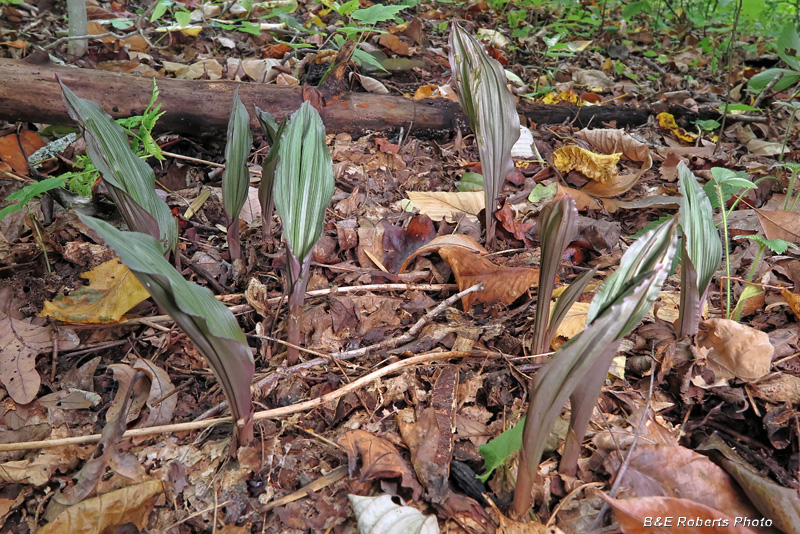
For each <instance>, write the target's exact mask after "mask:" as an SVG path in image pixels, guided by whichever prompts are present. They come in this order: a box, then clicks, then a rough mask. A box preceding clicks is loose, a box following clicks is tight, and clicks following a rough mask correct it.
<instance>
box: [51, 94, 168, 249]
mask: <svg viewBox="0 0 800 534" xmlns="http://www.w3.org/2000/svg"><path fill="white" fill-rule="evenodd" d="M59 83H61V81H60V80H59ZM61 91H62V92H63V95H64V101H65V102H66V104H67V110H68V111H69V115H70V117H72V119H73V120H75V122H77V123H78V124H79V125H80V127H81V129H82V130H83V136H84V138H85V139H86V152H87V153H88V154H89V158H90V159H91V160H92V163H93V164H94V166H95V167H96V168H97V170H98V171H100V174H101V175H102V177H103V180H104V181H105V182H106V185H108V191H109V194H110V195H111V198H112V199H114V202H115V203H116V205H117V208H119V210H120V213H121V214H122V218H123V219H125V223H126V224H127V225H128V228H130V229H131V230H134V231H136V232H142V233H145V234H149V235H151V236H153V237H155V238H156V239H158V240H160V241H161V242H162V243H163V244H162V247H161V248H162V249H163V251H164V252H165V251H167V250H172V251H174V250H176V247H177V245H178V224H177V222H176V221H175V218H174V217H173V216H172V212H171V211H170V209H169V207H168V206H167V203H166V202H164V200H162V199H161V197H159V196H158V194H156V192H155V189H154V186H155V182H156V176H155V174H154V173H153V169H151V168H150V166H149V165H148V164H147V163H146V162H144V161H142V160H141V159H140V158H139V157H138V156H137V155H136V154H134V152H133V150H131V146H130V144H129V143H128V136H127V135H125V130H123V129H122V127H121V126H120V125H118V124H117V123H116V122H114V120H113V119H112V118H111V117H110V116H108V114H107V113H106V112H105V111H103V109H102V108H101V107H100V106H99V105H98V104H97V103H96V102H92V101H91V100H86V99H83V98H79V97H78V96H77V95H76V94H75V93H73V92H72V91H71V90H70V89H69V88H68V87H67V86H66V85H64V84H63V83H61ZM162 254H163V252H162Z"/></svg>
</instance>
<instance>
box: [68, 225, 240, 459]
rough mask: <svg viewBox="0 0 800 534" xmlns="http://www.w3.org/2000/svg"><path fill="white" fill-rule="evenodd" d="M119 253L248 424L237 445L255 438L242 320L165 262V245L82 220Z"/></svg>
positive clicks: (235, 415)
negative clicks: (206, 366)
mask: <svg viewBox="0 0 800 534" xmlns="http://www.w3.org/2000/svg"><path fill="white" fill-rule="evenodd" d="M78 216H79V217H80V219H81V221H83V222H84V223H85V224H86V225H87V226H88V227H89V228H91V229H92V230H94V231H95V232H96V233H97V235H98V236H100V238H101V239H102V240H103V241H104V242H105V243H106V245H108V246H109V247H111V249H112V250H114V252H116V253H117V256H119V258H120V260H121V261H122V263H124V264H125V265H126V266H127V267H128V268H129V269H130V270H131V272H132V273H133V274H134V276H136V278H137V279H138V280H139V281H140V282H141V283H142V285H143V286H144V287H145V289H147V291H148V292H149V293H150V295H151V296H152V297H153V300H154V301H155V302H156V304H158V306H159V307H160V308H161V309H162V310H164V311H165V312H166V313H167V314H168V315H169V316H170V317H172V319H173V320H174V321H175V323H176V324H177V325H178V326H179V327H180V328H181V329H182V330H183V331H184V332H185V333H186V335H187V336H188V337H189V339H191V340H192V342H193V343H194V344H195V346H196V347H197V349H198V351H199V352H200V354H202V355H203V357H204V358H205V359H206V360H207V361H208V364H209V366H210V367H211V370H212V371H213V373H214V375H215V376H216V377H217V380H219V382H220V384H221V385H222V390H223V392H224V393H225V396H226V398H227V399H228V404H229V405H230V407H231V413H232V415H233V418H234V420H236V421H239V420H242V419H243V420H244V421H245V423H246V424H245V425H244V427H242V428H239V429H238V431H237V435H236V439H235V440H234V443H233V446H234V447H235V445H236V443H237V442H238V443H239V444H247V443H248V442H249V441H250V440H251V439H252V437H253V423H252V415H253V403H252V396H251V393H250V384H251V383H252V380H253V375H254V373H255V363H254V361H253V355H252V353H251V351H250V349H249V348H248V346H247V339H246V338H245V336H244V333H243V332H242V330H241V328H239V324H238V323H237V322H236V318H235V317H234V316H233V314H232V313H231V312H230V310H228V308H226V307H225V305H224V304H222V303H221V302H219V301H218V300H217V299H216V298H214V295H213V294H212V293H211V291H209V290H208V289H206V288H204V287H200V286H198V285H197V284H193V283H191V282H188V281H186V280H185V279H184V278H183V277H182V276H181V275H180V273H179V272H178V271H177V270H176V269H175V268H174V267H173V266H172V265H170V263H169V262H167V260H165V259H164V256H163V252H162V247H161V246H160V243H159V242H158V241H157V240H156V239H155V238H154V237H152V236H150V235H147V234H142V233H139V232H122V231H120V230H117V229H116V228H114V227H113V226H112V225H110V224H108V223H107V222H105V221H101V220H100V219H95V218H93V217H88V216H84V215H80V214H79V215H78Z"/></svg>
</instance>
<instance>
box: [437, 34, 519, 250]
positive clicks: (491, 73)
mask: <svg viewBox="0 0 800 534" xmlns="http://www.w3.org/2000/svg"><path fill="white" fill-rule="evenodd" d="M449 44H450V54H449V59H450V69H451V70H452V71H453V80H454V82H455V85H456V88H457V90H458V102H459V103H460V104H461V108H462V109H463V110H464V114H465V115H466V116H467V120H468V121H469V125H470V128H472V131H473V133H474V134H475V138H476V142H477V145H478V154H479V157H480V160H481V168H482V169H483V178H484V183H485V188H484V194H485V197H486V243H487V245H491V244H493V243H494V229H495V218H494V212H495V210H496V209H497V197H498V195H499V194H500V188H501V187H502V186H503V182H504V180H505V177H506V175H507V174H508V173H509V172H511V170H512V169H513V168H514V162H513V160H512V159H511V148H512V147H513V146H514V143H516V142H517V139H519V116H518V115H517V107H516V102H515V101H514V96H513V95H512V94H511V92H510V91H509V90H508V87H506V83H507V81H506V75H505V72H504V71H503V67H502V66H501V65H500V63H498V62H497V61H496V60H494V59H492V58H490V57H489V56H488V55H487V54H486V52H485V51H484V50H483V46H482V45H481V44H480V43H479V42H478V41H476V40H475V39H474V38H473V37H472V36H471V35H469V34H468V33H467V32H466V31H465V30H464V28H462V27H461V26H460V25H459V24H458V22H456V21H455V20H453V23H452V25H451V28H450V42H449Z"/></svg>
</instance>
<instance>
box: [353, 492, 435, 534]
mask: <svg viewBox="0 0 800 534" xmlns="http://www.w3.org/2000/svg"><path fill="white" fill-rule="evenodd" d="M347 497H348V498H349V499H350V504H351V505H352V506H353V512H354V513H355V515H356V520H357V521H358V532H359V534H439V523H437V521H436V516H433V515H429V516H425V515H423V514H422V512H420V511H419V510H417V509H416V508H413V507H411V506H404V503H403V501H402V500H401V501H400V503H401V504H395V502H394V501H393V500H392V496H391V495H381V496H379V497H362V496H360V495H348V496H347Z"/></svg>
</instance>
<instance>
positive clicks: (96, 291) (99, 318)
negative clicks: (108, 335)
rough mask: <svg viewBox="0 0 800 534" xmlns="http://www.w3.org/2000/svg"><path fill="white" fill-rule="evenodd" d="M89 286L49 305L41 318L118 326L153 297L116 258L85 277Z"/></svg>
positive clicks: (45, 305)
mask: <svg viewBox="0 0 800 534" xmlns="http://www.w3.org/2000/svg"><path fill="white" fill-rule="evenodd" d="M81 277H83V278H86V279H87V280H88V281H89V285H88V286H86V287H82V288H79V289H76V290H75V291H73V292H72V293H71V294H70V295H69V296H65V295H59V296H57V297H56V298H55V299H53V300H52V301H46V302H45V303H44V308H43V309H42V312H41V313H40V314H39V316H40V317H53V318H54V319H58V320H59V321H64V322H68V323H101V324H103V323H116V322H118V321H119V320H120V318H121V317H122V316H123V315H124V314H125V312H127V311H128V310H130V309H131V308H133V307H134V306H136V305H137V304H139V303H140V302H142V301H143V300H145V299H146V298H148V297H149V296H150V294H149V293H148V292H147V290H146V289H145V288H144V287H142V284H140V283H139V281H138V280H137V279H136V277H135V276H133V273H132V272H131V271H130V269H128V268H127V267H126V266H124V265H123V264H122V263H120V261H119V258H114V259H113V260H109V261H107V262H105V263H102V264H100V265H98V266H97V267H95V268H94V269H92V270H91V271H88V272H86V273H83V274H82V275H81Z"/></svg>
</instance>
